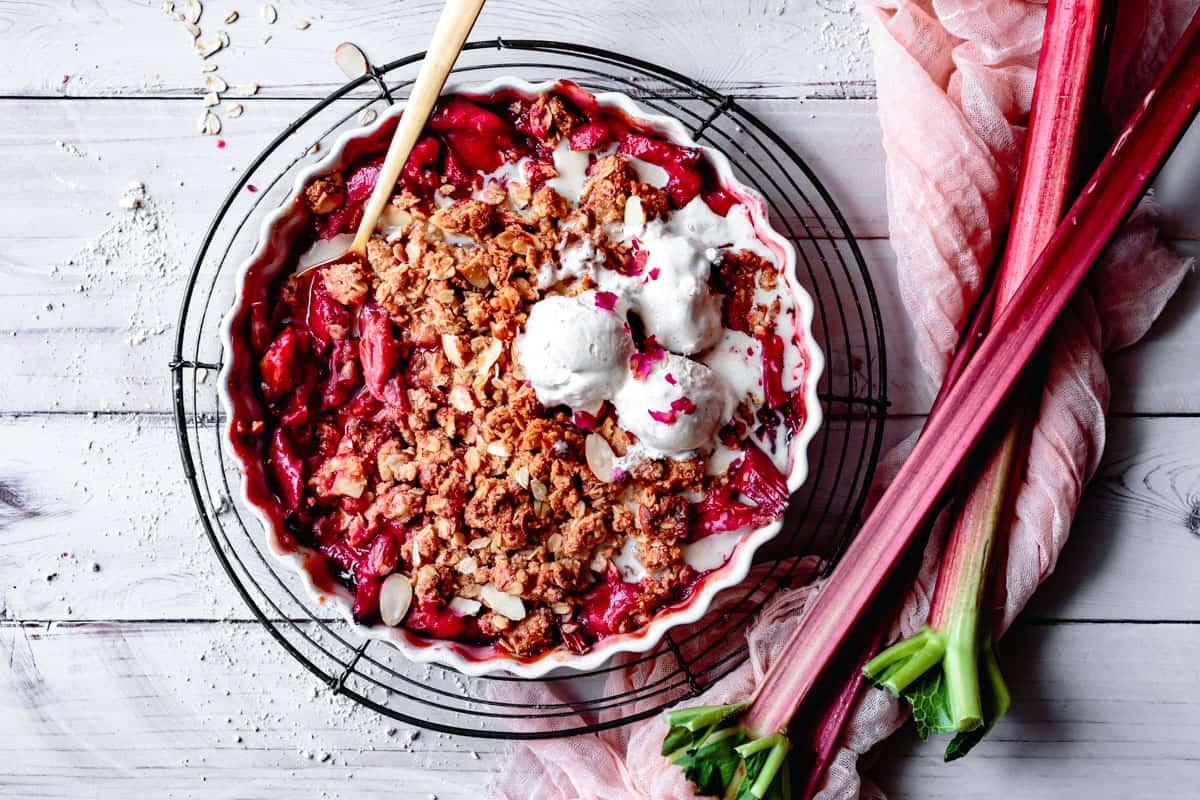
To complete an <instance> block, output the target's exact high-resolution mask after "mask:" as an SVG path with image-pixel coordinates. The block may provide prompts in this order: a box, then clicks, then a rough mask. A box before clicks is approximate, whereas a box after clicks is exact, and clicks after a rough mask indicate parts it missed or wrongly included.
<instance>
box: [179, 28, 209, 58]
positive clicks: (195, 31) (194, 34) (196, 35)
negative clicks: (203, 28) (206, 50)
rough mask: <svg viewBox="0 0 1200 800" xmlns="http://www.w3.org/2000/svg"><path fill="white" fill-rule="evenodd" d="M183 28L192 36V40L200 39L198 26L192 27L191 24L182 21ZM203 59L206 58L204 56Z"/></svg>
mask: <svg viewBox="0 0 1200 800" xmlns="http://www.w3.org/2000/svg"><path fill="white" fill-rule="evenodd" d="M183 27H185V28H187V32H188V33H190V34H191V35H192V38H193V39H199V38H200V26H199V25H193V24H192V23H190V22H188V21H187V20H186V19H185V20H184V21H183ZM197 47H199V45H197ZM205 57H206V58H207V56H205Z"/></svg>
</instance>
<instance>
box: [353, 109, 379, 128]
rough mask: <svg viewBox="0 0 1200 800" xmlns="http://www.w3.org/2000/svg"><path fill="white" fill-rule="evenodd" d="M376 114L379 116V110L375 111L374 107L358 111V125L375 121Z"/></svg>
mask: <svg viewBox="0 0 1200 800" xmlns="http://www.w3.org/2000/svg"><path fill="white" fill-rule="evenodd" d="M378 116H379V112H378V111H376V110H375V109H373V108H364V109H363V110H362V111H360V112H358V124H359V125H370V124H371V123H372V122H374V121H375V118H376V117H378Z"/></svg>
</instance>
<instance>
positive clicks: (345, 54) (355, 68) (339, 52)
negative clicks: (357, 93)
mask: <svg viewBox="0 0 1200 800" xmlns="http://www.w3.org/2000/svg"><path fill="white" fill-rule="evenodd" d="M333 63H335V64H337V65H338V69H340V70H341V71H342V73H343V74H344V75H345V76H346V77H347V78H350V79H351V80H353V79H355V78H361V77H362V76H363V75H366V74H367V70H368V69H369V68H370V67H369V65H368V62H367V57H366V55H365V54H364V53H363V51H362V50H360V49H359V47H358V45H356V44H353V43H351V42H342V43H341V44H339V45H338V46H337V47H336V48H334V50H333Z"/></svg>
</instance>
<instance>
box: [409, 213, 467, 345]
mask: <svg viewBox="0 0 1200 800" xmlns="http://www.w3.org/2000/svg"><path fill="white" fill-rule="evenodd" d="M392 207H393V208H395V207H394V206H392ZM396 210H397V211H399V209H396ZM442 352H443V353H445V354H446V360H447V361H449V362H450V363H451V364H453V365H454V366H456V367H463V366H466V364H465V363H464V361H463V356H464V355H466V354H465V353H464V352H463V349H462V344H460V343H459V341H458V337H457V336H455V335H454V334H452V333H443V334H442Z"/></svg>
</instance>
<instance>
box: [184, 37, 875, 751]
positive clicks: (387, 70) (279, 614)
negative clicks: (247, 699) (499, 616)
mask: <svg viewBox="0 0 1200 800" xmlns="http://www.w3.org/2000/svg"><path fill="white" fill-rule="evenodd" d="M422 56H423V53H415V54H413V55H410V56H407V57H405V58H402V59H399V60H397V61H394V62H392V63H390V64H387V65H385V66H382V67H372V68H371V70H370V71H369V73H368V74H367V75H364V76H363V77H361V78H359V79H357V80H355V81H351V82H350V83H348V84H346V85H345V86H343V87H342V88H341V89H339V90H337V91H335V92H333V93H332V94H330V95H328V96H327V97H325V98H324V99H322V100H320V101H319V102H317V103H316V104H315V105H314V106H313V107H312V108H310V109H309V110H308V111H307V112H306V113H304V114H303V115H302V116H301V117H300V118H299V119H297V120H296V121H295V122H293V123H292V124H291V125H289V126H288V127H287V128H286V129H284V130H283V131H282V132H281V133H280V134H279V135H278V136H276V137H275V139H274V140H273V141H272V142H271V143H270V144H269V145H267V147H266V148H265V149H264V150H263V151H262V152H261V153H260V154H259V155H258V156H257V157H256V158H255V159H254V160H253V161H252V162H251V163H250V165H249V167H248V168H247V169H246V170H245V172H243V173H242V175H241V176H240V177H239V179H238V180H237V182H236V183H235V184H234V186H233V188H232V189H230V191H229V193H228V195H227V196H226V197H225V199H224V201H223V202H222V204H221V206H220V208H219V209H218V211H217V214H216V216H215V217H214V219H213V221H212V223H211V224H210V226H209V228H208V230H207V232H206V233H205V235H204V238H203V241H202V242H201V245H200V248H199V251H198V252H197V255H196V259H195V262H194V264H193V266H192V270H191V274H190V276H189V279H188V282H187V285H186V289H185V294H184V298H183V302H182V305H181V308H180V312H179V320H178V324H177V330H176V342H175V353H174V357H173V358H172V360H171V363H170V365H169V366H170V370H171V373H172V388H173V395H174V398H173V399H174V407H175V422H176V426H177V429H178V430H177V432H178V440H179V448H180V456H181V459H182V462H183V470H184V475H185V477H186V479H187V481H188V483H189V485H190V487H191V490H192V494H193V497H194V499H195V502H196V507H197V509H198V511H199V515H200V521H201V525H202V527H203V528H204V531H205V534H206V535H207V537H208V538H209V540H210V542H211V544H212V546H213V549H214V551H215V552H216V555H217V558H218V560H219V561H220V563H221V565H222V567H223V568H224V569H225V571H226V572H227V573H228V575H229V578H230V580H231V581H232V583H233V586H234V588H235V590H236V591H237V592H238V594H239V595H240V596H241V597H242V599H243V600H244V601H245V602H246V604H247V606H248V607H249V608H250V610H251V612H252V613H253V616H254V618H255V619H256V620H257V621H258V622H259V623H261V624H262V626H264V628H265V630H266V631H267V632H268V633H269V634H270V635H271V636H272V638H274V639H275V640H276V641H277V642H278V643H279V645H280V646H281V647H282V648H283V649H284V650H285V651H287V652H288V653H289V654H290V656H291V657H293V658H295V659H296V660H297V661H298V662H299V663H300V664H301V665H303V666H304V667H305V668H306V669H307V670H308V671H310V672H311V673H312V674H313V675H315V676H316V677H317V678H318V679H319V680H321V681H322V682H323V683H324V684H325V685H326V686H327V687H328V689H329V691H331V692H335V693H338V694H341V695H344V696H346V697H348V698H350V699H352V700H354V701H355V702H358V703H360V704H362V705H364V706H366V707H368V708H371V709H373V710H375V711H377V712H379V713H380V714H383V715H385V716H388V717H391V718H394V719H397V720H400V721H403V722H405V723H408V724H413V725H419V726H422V727H425V728H428V729H432V730H437V731H442V732H447V733H455V734H462V735H468V736H481V737H488V738H527V739H533V738H550V737H557V736H566V735H572V734H578V733H585V732H590V731H597V730H601V729H604V728H611V727H614V726H617V725H622V724H626V723H628V722H632V721H634V720H637V719H644V718H646V717H648V716H650V715H652V714H655V713H658V712H659V711H660V710H661V709H663V708H665V707H667V706H669V705H672V704H674V703H676V702H679V701H680V700H683V699H686V698H689V697H694V696H696V695H697V694H699V693H701V692H703V691H704V690H705V689H707V688H708V687H709V686H711V685H712V684H713V683H714V682H715V681H717V680H719V679H720V678H721V677H722V676H724V675H726V674H728V672H730V671H731V670H733V669H735V668H737V666H738V665H739V664H741V663H742V662H743V661H744V659H745V657H746V652H745V645H744V643H743V641H744V637H743V636H742V632H743V631H744V629H745V627H746V626H747V625H748V624H749V622H750V621H751V620H752V619H753V617H754V615H755V614H756V613H757V611H758V610H759V609H760V608H761V607H762V604H763V603H764V602H765V601H766V600H767V599H768V598H769V597H770V596H771V594H772V593H773V592H775V591H776V590H778V589H779V588H780V587H783V586H787V585H790V584H791V582H792V581H793V579H794V578H796V576H797V570H798V569H799V566H798V565H799V563H800V562H799V561H798V559H796V558H790V556H796V555H801V554H817V555H821V556H823V557H824V558H825V559H826V560H827V562H831V561H832V560H834V559H836V557H837V555H838V554H839V553H840V552H841V550H842V548H843V547H844V545H845V543H846V542H847V541H848V539H849V537H850V536H851V535H852V533H853V531H854V529H855V526H856V522H857V519H858V515H859V512H860V510H861V508H862V503H863V500H864V497H865V494H866V489H867V486H868V484H869V482H870V478H871V475H872V473H873V471H874V468H875V464H876V461H877V459H878V456H879V450H880V446H881V442H882V435H883V417H884V412H885V410H886V408H887V403H888V401H887V367H886V358H885V354H884V350H883V347H884V338H883V329H882V324H881V320H880V313H879V305H878V303H877V301H876V296H875V291H874V288H873V286H872V283H871V279H870V276H869V274H868V273H867V270H866V267H865V264H864V262H863V258H862V254H861V252H860V251H859V248H858V244H857V242H856V241H855V239H854V237H853V235H852V234H851V233H850V230H849V228H848V226H847V225H846V222H845V220H844V219H843V217H842V214H841V213H840V212H839V211H838V209H837V207H836V206H835V205H834V203H833V201H832V199H831V198H830V196H829V193H828V192H827V191H826V190H825V188H824V186H822V185H821V183H820V181H819V180H818V179H817V177H816V175H815V174H814V173H813V172H812V170H811V169H809V167H808V165H807V164H806V163H805V162H804V161H803V160H802V159H801V158H800V157H799V155H797V153H796V152H795V150H794V149H793V148H792V147H791V146H789V145H788V144H787V143H786V142H785V141H784V140H783V139H782V138H781V137H780V136H779V135H778V134H777V133H775V132H774V131H773V130H772V129H771V128H770V127H768V126H767V125H766V124H765V123H764V122H763V121H762V120H760V119H759V118H758V117H757V116H755V115H754V114H753V113H751V112H750V111H749V110H748V109H747V108H746V107H745V106H744V105H743V104H741V103H739V102H738V101H737V100H735V99H734V98H732V97H728V96H725V95H722V94H720V93H718V92H716V91H714V90H712V89H710V88H708V87H706V86H704V85H703V84H701V83H698V82H696V81H694V80H692V79H690V78H687V77H685V76H683V75H680V74H678V73H676V72H673V71H671V70H668V69H665V68H663V67H660V66H657V65H654V64H651V63H649V62H646V61H641V60H638V59H634V58H630V57H628V56H624V55H620V54H618V53H614V52H611V51H608V50H602V49H598V48H593V47H585V46H581V45H575V44H569V43H563V42H550V41H538V40H523V39H522V40H504V39H496V40H492V41H484V42H472V43H470V44H468V45H467V47H466V49H465V51H464V53H463V55H462V57H461V58H460V60H459V63H458V65H457V66H456V68H455V70H454V79H455V80H461V81H465V82H472V83H477V82H483V81H486V80H490V79H492V78H496V77H502V76H517V77H521V78H524V79H526V80H529V81H532V82H537V81H542V80H548V79H552V78H569V79H571V80H573V81H575V82H576V83H579V84H580V85H582V86H583V87H585V88H587V89H589V90H591V91H619V92H623V93H625V94H628V95H630V96H631V97H633V98H634V99H636V100H637V101H638V102H639V103H641V104H642V105H644V106H645V107H647V108H649V109H651V110H652V111H654V112H657V113H661V114H666V115H669V116H673V117H675V118H676V119H678V120H680V121H681V122H683V123H684V125H685V126H687V127H688V128H689V129H690V130H691V131H692V133H693V135H694V137H695V138H696V139H697V140H698V141H700V142H701V143H703V144H707V145H709V146H712V147H714V148H717V149H719V150H721V151H722V152H724V153H725V154H726V155H727V156H728V157H729V158H730V160H731V161H732V162H733V165H734V169H735V171H736V172H737V173H738V175H739V176H740V179H741V180H742V181H743V182H744V183H746V184H747V185H750V186H753V187H755V188H756V189H758V191H759V192H760V193H761V194H762V195H763V196H764V197H765V198H766V200H767V203H768V208H769V211H770V213H771V217H772V220H773V221H774V223H775V225H776V227H777V229H778V230H779V231H780V232H782V233H784V234H785V235H787V236H788V237H789V238H790V239H791V240H792V241H793V243H795V245H796V248H797V253H798V266H797V268H798V269H799V271H800V276H799V277H800V280H801V282H802V283H803V284H804V285H805V287H806V288H807V289H808V290H809V292H810V293H811V294H812V297H813V300H814V302H815V304H816V307H817V312H816V319H815V321H814V324H813V328H814V335H815V336H816V337H817V338H818V340H819V344H820V346H821V347H822V349H823V350H824V351H825V353H826V357H827V361H828V364H827V367H826V371H825V374H824V375H823V376H822V379H821V385H820V396H821V401H822V405H823V407H824V411H825V419H826V423H825V425H824V427H823V428H822V429H821V430H820V431H819V432H818V434H817V437H816V438H815V439H814V440H813V442H812V444H811V445H810V446H809V463H810V465H811V472H810V477H809V480H808V482H807V483H806V484H805V486H804V487H803V488H802V489H801V491H800V492H799V493H798V494H797V496H796V497H795V498H793V502H792V505H791V508H790V509H789V520H788V524H787V525H785V527H784V532H783V533H781V534H780V536H779V537H778V538H777V539H776V540H775V541H774V542H773V543H772V545H771V547H769V548H766V552H765V553H763V556H764V563H762V564H761V565H760V566H759V567H757V568H756V570H755V572H754V573H753V576H752V579H751V580H749V581H747V583H746V584H745V585H744V586H743V587H739V588H736V589H729V590H727V591H726V592H725V594H724V595H723V596H722V597H720V598H718V602H717V604H716V605H715V606H714V609H715V610H714V612H712V613H710V615H709V616H708V617H707V618H706V619H705V620H704V622H703V628H704V630H705V632H706V636H705V637H704V640H703V641H702V640H701V639H700V638H699V636H698V633H699V630H698V627H699V626H697V627H696V628H693V629H692V630H687V629H683V630H677V631H674V632H672V634H671V635H669V636H668V637H666V639H665V641H664V642H663V643H662V644H661V645H660V646H659V647H657V648H656V649H654V650H653V651H651V652H649V653H646V654H642V655H640V656H637V657H627V658H625V659H623V660H622V661H621V663H620V664H619V665H617V666H613V665H609V666H605V667H603V668H601V669H597V670H594V671H592V672H588V673H575V672H572V673H568V674H561V675H559V674H552V675H551V676H550V677H549V678H547V679H543V680H540V681H524V680H520V679H517V678H513V677H508V676H503V675H493V676H489V677H481V678H467V677H465V676H463V675H460V674H458V673H455V672H453V671H451V670H445V669H440V668H437V667H429V666H426V665H420V664H414V663H411V662H409V661H408V660H407V659H405V658H403V656H401V655H400V654H399V652H398V651H396V650H395V648H392V647H391V646H390V645H388V644H387V643H385V642H372V641H370V640H367V639H364V638H363V637H362V636H360V635H358V634H357V633H356V631H355V629H354V627H353V626H352V625H349V624H347V623H345V622H344V621H342V620H341V619H340V618H335V617H333V616H331V615H330V614H329V612H328V610H327V609H322V608H320V607H315V604H313V603H312V602H311V601H310V600H309V599H308V595H307V594H306V593H305V591H304V590H303V587H302V586H301V585H300V581H299V578H298V576H296V575H294V574H292V573H291V572H290V571H289V570H288V569H287V568H286V567H283V566H281V565H280V563H279V562H277V561H276V560H275V559H274V558H273V557H272V555H271V554H270V553H269V552H268V550H267V548H268V544H267V536H266V534H265V532H264V531H263V530H262V529H261V527H260V525H259V524H258V523H257V521H255V518H254V517H253V515H252V514H251V513H250V512H249V510H248V509H247V508H245V507H243V505H242V501H241V499H240V496H241V493H240V491H238V481H239V475H238V472H237V469H236V466H235V465H234V464H233V462H232V461H231V459H230V458H229V455H228V453H227V452H226V449H225V447H224V445H223V432H222V431H223V426H224V419H223V415H222V414H221V412H220V408H219V403H218V398H217V388H216V383H217V381H216V380H215V378H216V374H217V371H218V370H219V369H220V366H221V361H222V358H223V356H224V354H223V352H222V351H221V342H220V337H219V333H218V332H219V327H220V322H221V317H222V316H223V315H224V314H225V312H226V310H228V309H229V307H230V306H231V304H232V302H233V298H234V291H235V289H236V287H235V286H233V285H232V284H233V275H234V274H235V272H236V268H237V265H238V264H240V263H241V261H242V260H244V259H245V258H246V257H247V256H248V255H249V254H250V253H251V252H252V251H253V250H254V248H255V246H256V245H257V237H258V229H259V223H260V222H261V220H262V218H263V216H265V215H266V214H267V213H268V212H269V211H270V210H271V209H273V208H275V207H276V206H277V205H279V203H281V202H282V201H283V200H284V199H285V198H286V196H287V193H288V191H289V189H290V187H291V185H292V179H293V177H294V176H295V173H296V171H298V170H299V169H300V168H302V167H303V166H304V165H305V164H307V163H309V162H310V160H311V159H314V158H317V157H319V156H318V155H317V153H319V152H320V150H321V149H322V145H323V144H325V143H327V142H329V141H331V140H332V139H333V138H335V137H336V136H337V135H338V134H339V133H340V132H341V131H343V130H345V129H347V128H349V127H353V126H355V125H356V124H357V123H356V119H357V118H358V116H359V115H360V114H361V113H362V112H364V111H365V110H366V109H370V108H376V109H378V108H383V107H386V106H387V105H389V104H391V103H393V102H395V101H396V100H397V99H398V98H403V97H404V96H406V94H407V91H408V89H409V87H410V86H411V84H412V81H413V80H414V79H415V77H416V70H417V66H418V65H419V63H420V60H421V58H422ZM713 633H718V634H721V635H720V636H716V637H713V636H712V634H713ZM713 638H715V639H716V640H717V641H719V642H721V644H718V645H715V646H714V645H711V644H707V643H708V642H711V641H712V640H713ZM629 667H634V668H635V670H634V671H633V672H632V673H628V672H621V673H617V672H616V670H618V669H619V668H620V669H622V670H624V669H626V668H629ZM629 674H634V675H636V679H635V680H627V679H626V676H627V675H629Z"/></svg>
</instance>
